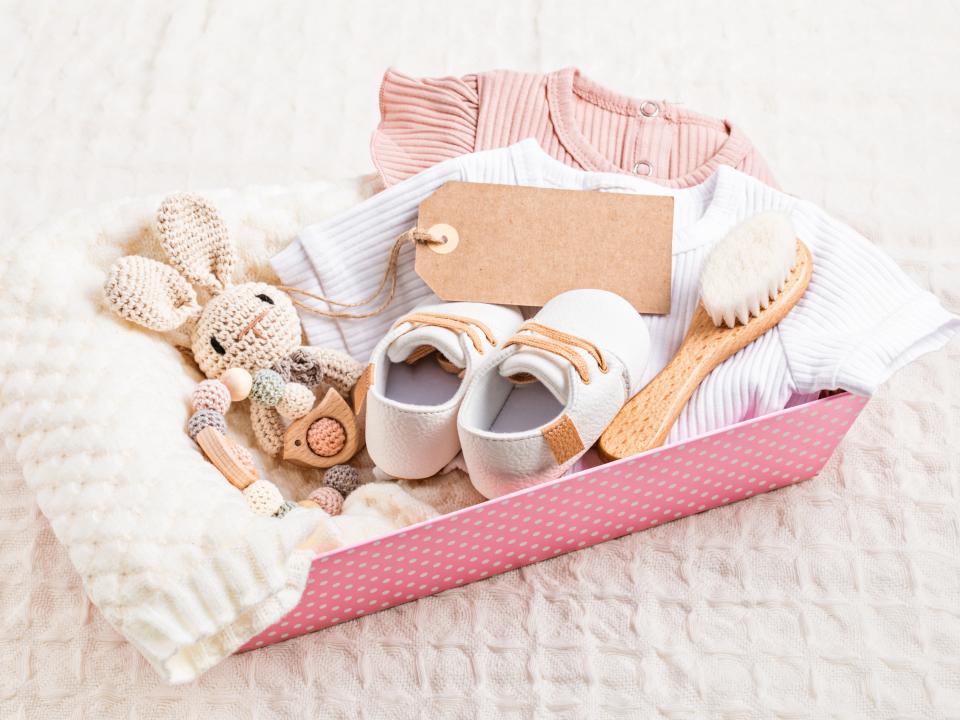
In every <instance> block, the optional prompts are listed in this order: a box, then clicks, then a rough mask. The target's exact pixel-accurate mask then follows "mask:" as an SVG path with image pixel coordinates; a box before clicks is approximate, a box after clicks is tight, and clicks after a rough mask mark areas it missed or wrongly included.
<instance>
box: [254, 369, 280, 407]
mask: <svg viewBox="0 0 960 720" xmlns="http://www.w3.org/2000/svg"><path fill="white" fill-rule="evenodd" d="M283 386H284V382H283V378H282V377H280V374H279V373H277V372H274V371H273V370H257V374H256V375H254V376H253V385H252V386H251V387H250V398H251V399H252V400H253V401H254V402H258V403H260V404H261V405H265V406H267V407H273V406H275V405H276V404H277V403H278V402H280V400H281V399H282V398H283Z"/></svg>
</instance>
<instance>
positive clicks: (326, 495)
mask: <svg viewBox="0 0 960 720" xmlns="http://www.w3.org/2000/svg"><path fill="white" fill-rule="evenodd" d="M310 500H312V501H313V502H315V503H316V504H317V505H319V506H320V509H321V510H323V511H324V512H326V513H327V515H339V514H340V511H341V510H342V509H343V495H341V494H340V493H338V492H337V491H336V490H334V489H333V488H332V487H318V488H317V489H316V490H314V491H313V492H312V493H310Z"/></svg>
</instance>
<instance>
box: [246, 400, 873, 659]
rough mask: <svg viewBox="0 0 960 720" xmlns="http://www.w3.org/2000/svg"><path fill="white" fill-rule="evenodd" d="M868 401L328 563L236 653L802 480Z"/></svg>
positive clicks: (814, 407) (680, 449) (816, 405)
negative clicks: (279, 617) (280, 613)
mask: <svg viewBox="0 0 960 720" xmlns="http://www.w3.org/2000/svg"><path fill="white" fill-rule="evenodd" d="M865 403H866V398H863V397H858V396H855V395H851V394H849V393H842V394H838V395H834V396H831V397H828V398H824V399H821V400H817V401H814V402H811V403H807V404H805V405H800V406H797V407H794V408H790V409H787V410H784V411H782V412H779V413H775V414H771V415H766V416H764V417H760V418H756V419H754V420H750V421H747V422H744V423H740V424H738V425H733V426H731V427H729V428H727V429H724V430H720V431H717V432H714V433H710V434H707V435H703V436H700V437H697V438H693V439H691V440H688V441H686V442H682V443H678V444H675V445H671V446H668V447H664V448H659V449H657V450H653V451H650V452H648V453H645V454H643V455H637V456H635V457H633V458H627V459H625V460H621V461H618V462H614V463H609V464H607V465H603V466H601V467H596V468H591V469H589V470H584V471H582V472H579V473H577V474H575V475H570V476H568V477H565V478H561V479H560V480H556V481H554V482H551V483H547V484H545V485H540V486H538V487H534V488H530V489H528V490H525V491H522V492H518V493H514V494H512V495H506V496H504V497H501V498H498V499H496V500H491V501H488V502H485V503H483V504H481V505H475V506H473V507H470V508H467V509H465V510H461V511H458V512H455V513H451V514H449V515H443V516H441V517H438V518H436V519H434V520H430V521H428V522H425V523H421V524H420V525H415V526H411V527H409V528H405V529H403V530H400V531H398V532H396V533H393V534H391V535H388V536H386V537H382V538H379V539H376V540H372V541H369V542H365V543H362V544H359V545H353V546H350V547H346V548H340V549H338V550H334V551H331V552H329V553H325V554H324V555H321V556H319V557H317V558H316V559H315V560H314V562H313V567H312V568H311V571H310V577H309V580H308V581H307V586H306V589H305V590H304V593H303V597H302V598H301V600H300V604H299V605H298V606H297V607H296V608H295V609H294V610H293V611H292V612H290V613H289V614H288V615H287V616H286V617H284V618H283V619H282V620H281V621H280V622H278V623H277V624H275V625H274V626H272V627H270V628H268V629H267V630H265V631H264V632H262V633H260V634H259V635H258V636H256V637H255V638H253V639H251V640H250V641H249V642H248V643H247V644H246V645H244V646H243V647H242V648H241V649H240V651H241V652H242V651H244V650H250V649H254V648H257V647H262V646H264V645H270V644H272V643H275V642H280V641H282V640H286V639H288V638H292V637H296V636H298V635H303V634H305V633H309V632H313V631H315V630H320V629H322V628H325V627H329V626H331V625H335V624H337V623H340V622H343V621H345V620H351V619H353V618H356V617H359V616H361V615H366V614H369V613H372V612H376V611H378V610H383V609H385V608H389V607H392V606H394V605H399V604H401V603H405V602H409V601H410V600H416V599H418V598H422V597H425V596H427V595H432V594H434V593H437V592H440V591H442V590H446V589H448V588H452V587H456V586H458V585H463V584H466V583H469V582H473V581H474V580H480V579H482V578H485V577H488V576H490V575H496V574H498V573H502V572H506V571H508V570H512V569H515V568H519V567H523V566H524V565H529V564H531V563H535V562H538V561H540V560H544V559H546V558H549V557H553V556H555V555H559V554H562V553H565V552H569V551H571V550H578V549H580V548H584V547H587V546H589V545H594V544H596V543H599V542H603V541H605V540H609V539H611V538H615V537H620V536H621V535H626V534H628V533H632V532H636V531H638V530H645V529H647V528H650V527H653V526H654V525H658V524H662V523H665V522H669V521H671V520H676V519H677V518H681V517H684V516H686V515H692V514H694V513H698V512H702V511H704V510H709V509H711V508H714V507H717V506H719V505H725V504H727V503H731V502H736V501H737V500H743V499H744V498H748V497H750V496H752V495H756V494H758V493H763V492H768V491H770V490H775V489H776V488H779V487H784V486H786V485H792V484H794V483H797V482H800V481H802V480H807V479H809V478H811V477H813V476H814V475H815V474H816V473H817V472H818V471H819V470H820V468H822V467H823V465H824V463H826V461H827V460H828V459H829V457H830V455H831V454H832V453H833V450H834V448H835V447H836V446H837V443H838V442H839V441H840V439H841V438H842V437H843V435H844V434H845V433H846V432H847V430H848V428H849V427H850V425H851V424H852V423H853V421H854V420H855V419H856V417H857V415H858V414H859V412H860V410H861V409H862V408H863V406H864V405H865Z"/></svg>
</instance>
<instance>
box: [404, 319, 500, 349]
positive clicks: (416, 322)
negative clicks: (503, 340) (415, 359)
mask: <svg viewBox="0 0 960 720" xmlns="http://www.w3.org/2000/svg"><path fill="white" fill-rule="evenodd" d="M404 323H410V327H409V328H407V329H406V330H404V331H403V332H402V333H400V335H405V334H407V333H408V332H410V331H411V330H413V329H414V328H418V327H423V326H425V325H432V326H434V327H439V328H443V329H445V330H450V331H452V332H455V333H464V334H465V335H466V336H467V337H468V338H470V342H471V343H473V347H474V348H476V350H477V352H478V353H480V354H481V355H483V354H484V352H485V350H484V347H483V344H482V342H481V338H480V335H479V334H478V333H477V330H479V331H480V332H481V333H483V335H484V337H485V338H486V339H487V342H488V343H490V345H492V346H493V347H496V346H497V339H496V338H495V337H494V335H493V332H492V331H491V330H490V328H489V327H487V326H486V325H484V324H483V323H482V322H480V321H479V320H474V319H473V318H467V317H460V316H459V315H447V314H446V313H425V312H421V313H412V314H410V315H407V316H406V317H404V318H402V319H400V320H399V321H397V323H396V324H395V325H394V327H397V326H398V325H402V324H404ZM474 328H476V329H474ZM400 335H398V336H397V337H400Z"/></svg>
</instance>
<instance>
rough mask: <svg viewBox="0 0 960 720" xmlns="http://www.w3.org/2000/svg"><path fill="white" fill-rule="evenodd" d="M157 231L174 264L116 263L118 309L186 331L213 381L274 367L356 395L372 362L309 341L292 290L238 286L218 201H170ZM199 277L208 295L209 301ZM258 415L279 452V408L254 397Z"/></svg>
mask: <svg viewBox="0 0 960 720" xmlns="http://www.w3.org/2000/svg"><path fill="white" fill-rule="evenodd" d="M157 230H158V233H159V237H160V244H161V246H162V247H163V250H164V252H165V253H166V255H167V257H168V258H169V259H170V264H169V265H167V264H164V263H162V262H158V261H156V260H151V259H150V258H146V257H141V256H137V255H130V256H127V257H122V258H120V259H119V260H118V261H117V262H116V263H114V265H113V266H112V267H111V268H110V270H109V273H108V276H107V281H106V283H105V285H104V293H105V295H106V299H107V302H108V304H109V305H110V307H111V308H112V309H113V311H114V312H116V313H117V314H118V315H120V316H121V317H123V318H125V319H127V320H130V321H131V322H134V323H137V324H138V325H142V326H144V327H146V328H149V329H151V330H156V331H159V332H167V331H171V330H176V329H180V330H183V331H185V332H186V333H187V335H188V336H189V338H190V346H191V348H192V351H193V357H194V360H195V361H196V363H197V365H198V366H199V367H200V370H201V371H202V372H203V374H204V375H206V376H207V377H208V378H219V377H220V376H221V375H223V374H224V373H225V372H226V371H227V370H230V369H232V368H243V369H245V370H247V371H248V372H250V373H256V372H257V371H261V370H265V369H272V370H273V371H275V372H276V373H278V374H279V375H280V377H281V378H282V380H283V381H286V382H293V383H299V384H302V385H305V386H307V387H308V388H312V387H314V386H316V385H319V384H321V383H326V384H328V385H330V386H332V387H333V388H335V389H336V390H337V391H338V392H339V393H340V394H341V395H346V394H347V393H348V392H349V391H350V389H351V388H352V387H353V386H354V384H355V383H356V381H357V379H358V378H359V377H360V375H361V374H362V372H363V367H362V366H361V365H360V364H359V363H357V362H356V361H355V360H354V359H353V358H351V357H349V356H348V355H345V354H343V353H341V352H338V351H335V350H325V349H322V348H314V347H309V346H302V345H301V344H300V342H301V336H300V320H299V318H298V316H297V312H296V309H295V308H294V305H293V302H292V301H291V300H290V297H289V296H288V295H287V294H286V293H284V292H283V291H281V290H280V289H278V288H276V287H274V286H272V285H268V284H267V283H263V282H246V283H242V284H239V285H233V284H231V275H232V274H233V267H234V263H235V255H234V249H233V245H232V244H231V242H230V239H229V237H228V233H227V228H226V225H225V224H224V222H223V220H222V219H221V217H220V215H219V213H218V212H217V210H216V209H215V208H214V207H213V206H212V205H211V204H210V203H208V202H207V201H206V200H204V199H203V198H200V197H196V196H192V195H182V194H181V195H172V196H170V197H168V198H167V199H166V200H164V201H163V203H162V204H161V205H160V208H159V210H158V212H157ZM191 283H192V284H193V285H195V286H197V287H198V288H200V289H201V290H203V291H205V292H206V296H207V297H208V300H207V302H206V304H204V305H201V304H200V303H199V302H198V297H197V293H196V291H195V290H194V288H193V287H192V286H191ZM250 414H251V420H252V422H253V429H254V434H255V435H256V438H257V442H258V444H259V445H260V447H261V448H262V449H263V450H264V451H265V452H267V453H268V454H270V455H279V454H280V453H281V451H282V450H283V433H284V430H285V426H284V422H283V420H282V418H281V416H280V414H279V413H278V411H277V409H276V407H275V406H271V405H269V404H264V403H259V402H251V403H250Z"/></svg>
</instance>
